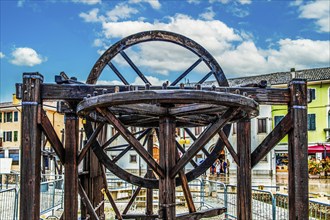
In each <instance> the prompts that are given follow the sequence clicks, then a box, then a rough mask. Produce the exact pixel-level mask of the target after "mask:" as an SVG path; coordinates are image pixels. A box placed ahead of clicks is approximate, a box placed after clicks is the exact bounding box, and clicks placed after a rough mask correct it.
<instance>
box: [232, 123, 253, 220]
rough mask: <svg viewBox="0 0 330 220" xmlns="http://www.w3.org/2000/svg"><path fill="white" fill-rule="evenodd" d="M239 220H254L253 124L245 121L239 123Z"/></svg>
mask: <svg viewBox="0 0 330 220" xmlns="http://www.w3.org/2000/svg"><path fill="white" fill-rule="evenodd" d="M237 153H238V157H239V167H238V168H237V198H238V199H237V215H236V216H237V219H241V220H250V219H252V177H251V122H250V119H243V120H240V121H239V122H238V123H237Z"/></svg>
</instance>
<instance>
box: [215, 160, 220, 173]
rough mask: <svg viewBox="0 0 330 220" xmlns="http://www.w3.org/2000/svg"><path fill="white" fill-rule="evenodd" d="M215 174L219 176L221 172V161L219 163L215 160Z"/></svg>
mask: <svg viewBox="0 0 330 220" xmlns="http://www.w3.org/2000/svg"><path fill="white" fill-rule="evenodd" d="M215 169H216V172H217V176H220V172H221V161H220V162H219V160H217V164H216V166H215Z"/></svg>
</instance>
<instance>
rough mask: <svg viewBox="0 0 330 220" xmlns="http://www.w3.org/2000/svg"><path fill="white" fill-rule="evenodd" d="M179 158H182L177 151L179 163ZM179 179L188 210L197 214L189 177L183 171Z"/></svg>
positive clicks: (180, 172)
mask: <svg viewBox="0 0 330 220" xmlns="http://www.w3.org/2000/svg"><path fill="white" fill-rule="evenodd" d="M176 151H177V150H176ZM179 158H180V156H179V152H178V151H177V153H176V160H177V161H178V160H179ZM179 177H180V179H181V182H182V185H181V186H182V191H183V194H184V197H185V199H186V202H187V206H188V210H189V212H190V213H192V212H196V207H195V204H194V201H193V198H192V195H191V192H190V188H189V185H188V181H187V177H186V174H185V173H184V170H183V169H182V170H180V171H179Z"/></svg>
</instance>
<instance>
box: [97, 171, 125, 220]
mask: <svg viewBox="0 0 330 220" xmlns="http://www.w3.org/2000/svg"><path fill="white" fill-rule="evenodd" d="M101 167H102V177H103V185H104V192H105V194H106V195H107V197H108V200H109V202H110V204H111V206H112V208H113V210H114V212H115V214H116V218H117V219H119V220H121V219H123V217H122V216H121V214H120V212H119V209H118V207H117V205H116V203H115V200H114V199H113V198H112V196H111V193H110V191H109V189H108V182H107V175H106V173H105V169H104V166H103V165H101Z"/></svg>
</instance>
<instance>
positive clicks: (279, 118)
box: [274, 115, 284, 126]
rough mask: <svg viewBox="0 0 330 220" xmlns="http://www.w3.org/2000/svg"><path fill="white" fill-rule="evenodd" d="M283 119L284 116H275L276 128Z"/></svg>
mask: <svg viewBox="0 0 330 220" xmlns="http://www.w3.org/2000/svg"><path fill="white" fill-rule="evenodd" d="M283 118H284V116H283V115H280V116H275V117H274V122H275V126H276V125H278V123H280V121H281V120H282V119H283Z"/></svg>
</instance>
